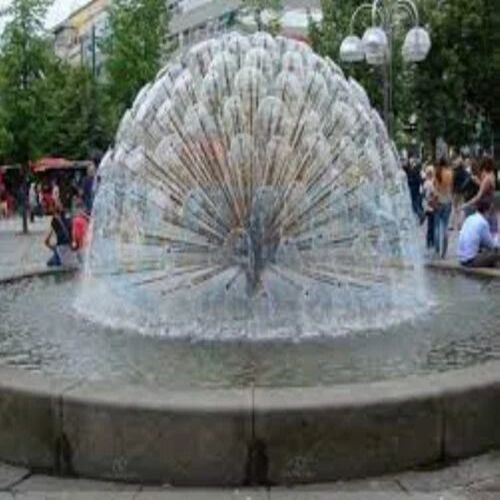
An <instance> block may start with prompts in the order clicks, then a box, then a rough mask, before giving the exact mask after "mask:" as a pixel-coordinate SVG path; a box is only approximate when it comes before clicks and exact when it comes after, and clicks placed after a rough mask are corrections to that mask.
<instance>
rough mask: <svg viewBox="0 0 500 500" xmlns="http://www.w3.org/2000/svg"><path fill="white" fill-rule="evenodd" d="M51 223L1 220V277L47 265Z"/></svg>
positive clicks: (44, 219) (16, 219) (42, 220)
mask: <svg viewBox="0 0 500 500" xmlns="http://www.w3.org/2000/svg"><path fill="white" fill-rule="evenodd" d="M49 224H50V218H49V217H44V218H43V219H38V218H37V219H36V221H35V223H34V224H30V225H29V234H27V235H25V234H22V221H21V219H20V218H18V217H15V218H12V219H8V220H0V278H2V277H5V276H9V275H12V274H15V273H18V272H29V271H32V270H35V269H39V268H43V267H45V263H46V262H47V260H48V259H49V257H50V252H49V250H48V249H47V248H46V247H45V246H44V244H43V240H44V238H45V235H46V233H47V231H48V229H49ZM0 500H3V499H2V498H1V497H0Z"/></svg>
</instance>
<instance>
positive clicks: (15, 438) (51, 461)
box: [0, 362, 500, 485]
mask: <svg viewBox="0 0 500 500" xmlns="http://www.w3.org/2000/svg"><path fill="white" fill-rule="evenodd" d="M499 421H500V362H490V363H487V364H485V365H482V366H477V367H473V368H468V369H463V370H459V371H453V372H447V373H443V374H436V375H430V376H426V377H418V378H417V377H414V378H408V379H403V380H396V381H388V382H377V383H371V384H363V385H345V386H335V387H324V388H323V387H321V388H320V387H317V388H308V389H265V388H248V389H244V390H214V391H195V392H182V393H181V392H169V391H165V390H163V389H161V388H159V387H158V388H154V387H140V386H117V385H112V384H106V383H88V382H85V381H63V380H55V379H50V378H46V377H41V376H39V375H33V374H29V373H26V372H24V371H21V370H18V369H13V368H7V367H2V368H0V460H3V461H7V462H10V463H13V464H18V465H24V466H28V467H31V468H35V469H41V470H46V471H50V472H52V473H55V474H62V475H75V476H84V477H92V478H103V479H104V478H105V479H114V480H124V481H138V480H140V481H143V482H152V483H156V482H158V483H170V484H173V485H243V484H295V483H309V482H311V483H312V482H326V481H334V480H338V479H350V478H358V477H365V476H369V475H377V474H384V473H389V472H395V471H399V470H403V469H407V468H412V467H417V466H423V465H430V464H433V463H436V462H439V461H448V460H454V459H458V458H463V457H468V456H471V455H475V454H479V453H481V452H484V451H486V450H488V449H491V448H495V447H497V448H498V447H500V426H499V425H498V422H499Z"/></svg>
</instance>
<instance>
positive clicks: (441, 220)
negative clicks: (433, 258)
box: [434, 202, 451, 259]
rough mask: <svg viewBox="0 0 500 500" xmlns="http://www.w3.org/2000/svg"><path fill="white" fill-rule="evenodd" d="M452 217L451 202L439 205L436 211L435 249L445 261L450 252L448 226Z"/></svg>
mask: <svg viewBox="0 0 500 500" xmlns="http://www.w3.org/2000/svg"><path fill="white" fill-rule="evenodd" d="M450 215H451V202H449V203H444V204H442V205H439V207H438V208H437V209H436V210H435V211H434V248H435V249H436V253H437V254H438V255H439V256H440V257H441V258H442V259H444V258H445V257H446V252H447V250H448V224H449V222H450Z"/></svg>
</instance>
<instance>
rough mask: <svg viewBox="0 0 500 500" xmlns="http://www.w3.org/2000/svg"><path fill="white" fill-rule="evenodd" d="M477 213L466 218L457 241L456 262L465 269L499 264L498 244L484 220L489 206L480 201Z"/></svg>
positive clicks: (485, 202)
mask: <svg viewBox="0 0 500 500" xmlns="http://www.w3.org/2000/svg"><path fill="white" fill-rule="evenodd" d="M476 206H477V211H476V213H474V215H471V216H470V217H467V219H466V220H465V222H464V225H463V226H462V230H461V231H460V237H459V239H458V252H457V253H458V260H459V262H460V264H462V265H463V266H465V267H495V265H496V263H497V262H500V252H499V251H498V242H495V240H494V239H493V235H492V234H491V231H490V226H489V224H488V221H487V220H486V218H485V214H487V213H488V212H489V211H490V210H491V204H490V203H489V202H488V201H487V200H485V199H480V200H479V201H478V202H477V205H476Z"/></svg>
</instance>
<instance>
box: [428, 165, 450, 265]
mask: <svg viewBox="0 0 500 500" xmlns="http://www.w3.org/2000/svg"><path fill="white" fill-rule="evenodd" d="M433 189H434V196H435V207H434V248H435V250H436V254H437V255H438V256H439V257H441V258H442V259H444V258H446V253H447V251H448V224H449V221H450V215H451V204H452V193H453V172H452V170H451V168H450V167H449V166H448V164H447V162H446V160H445V159H444V158H442V159H441V160H439V162H438V164H437V165H436V167H435V169H434V182H433Z"/></svg>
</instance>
